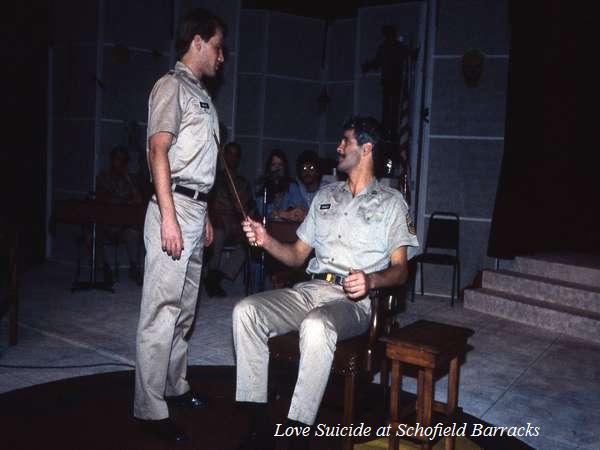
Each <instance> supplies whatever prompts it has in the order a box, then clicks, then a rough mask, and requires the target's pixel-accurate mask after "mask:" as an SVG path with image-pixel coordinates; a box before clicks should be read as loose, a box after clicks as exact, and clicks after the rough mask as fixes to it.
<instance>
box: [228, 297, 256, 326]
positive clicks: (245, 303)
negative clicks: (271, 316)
mask: <svg viewBox="0 0 600 450" xmlns="http://www.w3.org/2000/svg"><path fill="white" fill-rule="evenodd" d="M259 303H260V302H259V301H257V300H256V299H255V298H254V297H252V296H250V297H245V298H243V299H242V300H240V301H239V302H237V303H236V304H235V306H234V307H233V321H234V322H237V321H239V320H244V319H246V318H250V319H252V318H253V317H254V316H255V314H256V310H257V306H258V305H259Z"/></svg>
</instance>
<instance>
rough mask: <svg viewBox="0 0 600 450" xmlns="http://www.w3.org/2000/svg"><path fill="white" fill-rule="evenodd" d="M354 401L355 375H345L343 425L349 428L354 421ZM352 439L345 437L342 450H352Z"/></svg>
mask: <svg viewBox="0 0 600 450" xmlns="http://www.w3.org/2000/svg"><path fill="white" fill-rule="evenodd" d="M355 401H356V374H354V373H352V374H350V375H346V377H345V382H344V425H346V426H350V424H351V423H352V422H353V420H354V410H355V404H354V402H355ZM352 447H353V446H352V437H351V436H346V437H345V438H344V440H343V442H342V450H352Z"/></svg>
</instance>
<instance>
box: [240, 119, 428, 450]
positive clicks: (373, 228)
mask: <svg viewBox="0 0 600 450" xmlns="http://www.w3.org/2000/svg"><path fill="white" fill-rule="evenodd" d="M379 141H380V134H379V126H378V124H377V122H376V121H375V120H374V119H372V118H361V117H355V118H353V119H351V120H350V121H348V122H347V123H346V124H345V125H344V132H343V137H342V140H341V142H340V145H339V146H338V149H337V153H338V165H337V168H338V170H340V171H342V172H345V173H346V174H348V180H347V181H342V182H338V183H331V184H328V185H326V186H324V187H323V188H321V189H320V190H319V191H318V192H317V194H316V196H315V198H314V199H313V201H312V203H311V205H310V209H309V211H308V215H307V216H306V219H305V220H304V222H302V224H301V225H300V227H299V228H298V230H297V235H298V240H297V241H296V242H295V243H294V244H282V243H280V242H278V241H277V240H276V239H274V238H273V237H271V236H270V235H269V234H268V233H267V232H266V230H265V228H264V227H263V226H262V224H261V223H259V222H255V221H253V220H251V219H247V220H246V221H244V222H243V227H244V231H245V232H246V236H247V238H248V240H249V241H250V242H251V243H253V242H255V243H257V244H258V245H261V246H262V247H263V248H264V249H265V250H266V251H267V252H269V253H270V254H271V255H273V256H274V257H275V258H277V259H279V260H280V261H282V262H283V263H285V264H287V265H288V266H291V267H299V266H300V265H302V264H303V263H304V261H305V260H306V258H307V257H308V255H309V254H310V253H311V251H312V250H313V249H314V250H315V256H314V258H312V259H311V261H310V263H309V265H308V269H307V271H308V273H309V274H310V275H311V277H312V280H310V281H306V282H302V283H298V284H296V285H295V286H294V287H292V288H289V289H279V290H275V291H268V292H262V293H258V294H254V295H252V296H250V297H246V298H245V299H243V300H241V301H240V302H239V303H238V304H237V305H236V306H235V308H234V311H233V340H234V345H235V350H236V358H237V387H236V400H237V401H238V402H244V403H245V406H246V407H247V408H248V409H250V410H251V411H252V417H254V418H255V419H254V423H253V424H252V429H253V434H252V435H251V436H250V437H249V438H248V439H247V440H246V441H245V444H244V446H243V447H242V448H254V449H260V450H268V449H272V448H274V442H273V429H272V427H271V426H270V424H269V423H268V419H267V417H268V415H267V413H266V402H267V376H268V364H269V350H268V346H267V341H268V339H269V338H270V337H272V336H277V335H281V334H285V333H288V332H290V331H293V330H298V331H299V334H300V366H299V370H298V379H297V381H296V387H295V389H294V394H293V397H292V402H291V405H290V409H289V412H288V421H289V423H288V425H290V426H306V425H312V424H313V423H314V421H315V418H316V415H317V412H318V410H319V405H320V403H321V399H322V398H323V393H324V391H325V387H326V385H327V380H328V379H329V373H330V371H331V363H332V361H333V354H334V352H335V348H336V343H337V341H338V340H343V339H348V338H351V337H353V336H357V335H359V334H361V333H364V332H365V331H366V330H367V329H368V327H369V321H370V317H371V302H370V300H369V298H368V293H369V291H370V290H372V289H376V288H382V287H386V286H394V285H400V284H402V283H404V282H405V280H406V278H407V274H408V271H407V256H406V247H407V246H417V245H418V242H417V237H416V235H415V232H414V228H413V227H412V221H411V219H410V216H409V213H408V207H407V205H406V202H405V201H404V198H403V197H402V194H400V192H398V191H397V190H395V189H392V188H388V187H385V186H383V185H381V184H379V182H378V181H377V179H375V177H374V167H373V166H374V165H373V152H374V151H376V148H377V145H378V144H379ZM292 448H294V449H297V448H308V442H307V440H304V441H301V442H294V443H293V444H292Z"/></svg>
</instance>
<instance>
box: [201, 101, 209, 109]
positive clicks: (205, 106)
mask: <svg viewBox="0 0 600 450" xmlns="http://www.w3.org/2000/svg"><path fill="white" fill-rule="evenodd" d="M200 108H203V109H209V107H208V103H204V102H200Z"/></svg>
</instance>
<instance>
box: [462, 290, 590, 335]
mask: <svg viewBox="0 0 600 450" xmlns="http://www.w3.org/2000/svg"><path fill="white" fill-rule="evenodd" d="M464 307H465V308H467V309H471V310H474V311H478V312H481V313H484V314H490V315H492V316H496V317H502V318H504V319H509V320H514V321H516V322H520V323H524V324H529V325H532V326H535V327H537V328H543V329H546V330H550V331H554V332H557V333H563V334H566V335H568V336H572V337H575V338H580V339H585V340H588V341H592V342H595V343H599V344H600V314H598V313H594V312H590V311H585V310H581V309H578V308H574V307H571V306H565V305H561V304H557V303H551V302H547V301H544V300H538V299H534V298H529V297H524V296H521V295H515V294H509V293H505V292H498V291H494V290H491V289H485V288H480V289H466V290H465V294H464Z"/></svg>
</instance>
